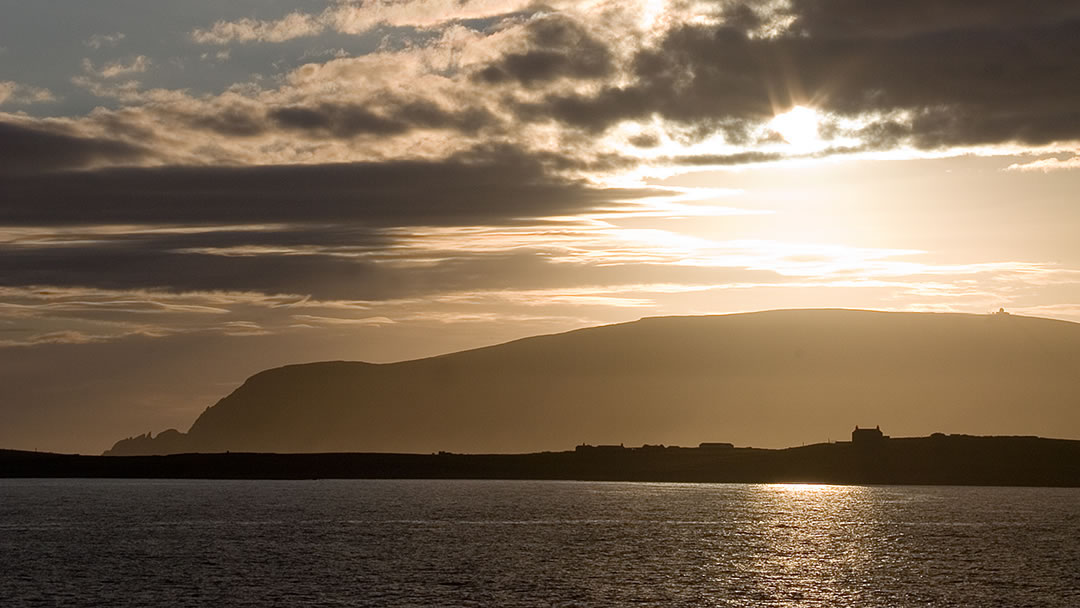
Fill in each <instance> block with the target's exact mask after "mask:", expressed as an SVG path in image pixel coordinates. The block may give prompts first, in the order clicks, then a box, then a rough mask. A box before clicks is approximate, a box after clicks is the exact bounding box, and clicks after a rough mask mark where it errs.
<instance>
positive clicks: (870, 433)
mask: <svg viewBox="0 0 1080 608" xmlns="http://www.w3.org/2000/svg"><path fill="white" fill-rule="evenodd" d="M888 438H889V436H888V435H884V434H882V432H881V427H880V426H876V427H874V428H872V429H860V428H859V425H855V430H854V431H851V442H852V443H875V442H879V441H885V440H886V439H888Z"/></svg>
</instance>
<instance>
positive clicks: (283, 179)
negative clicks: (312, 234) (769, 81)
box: [0, 125, 661, 226]
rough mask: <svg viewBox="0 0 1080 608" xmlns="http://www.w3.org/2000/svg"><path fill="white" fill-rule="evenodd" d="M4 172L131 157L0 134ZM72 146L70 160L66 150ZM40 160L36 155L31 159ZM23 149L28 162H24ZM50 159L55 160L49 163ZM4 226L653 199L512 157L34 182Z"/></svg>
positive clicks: (16, 180) (6, 213)
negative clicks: (53, 154)
mask: <svg viewBox="0 0 1080 608" xmlns="http://www.w3.org/2000/svg"><path fill="white" fill-rule="evenodd" d="M5 128H6V129H7V131H8V133H10V134H12V135H13V136H14V137H19V138H22V140H23V141H25V142H27V144H26V145H20V143H19V142H18V141H16V140H15V139H13V138H10V137H5V138H4V139H3V140H0V141H3V142H4V145H5V149H6V150H7V151H6V153H4V155H3V156H4V158H5V160H6V159H9V158H10V159H11V161H12V162H13V163H15V165H14V166H8V167H7V169H8V170H9V171H11V170H27V171H33V170H36V171H40V169H41V166H42V165H45V166H50V165H52V166H56V165H58V164H64V165H71V164H80V163H81V164H86V163H90V162H92V161H93V160H95V159H96V158H97V157H98V156H101V155H108V154H113V155H125V154H134V153H135V150H133V149H131V148H129V147H127V146H125V145H118V144H115V143H113V142H107V141H96V140H91V141H87V140H83V139H75V138H65V137H63V136H49V135H48V134H44V133H40V132H32V131H27V130H25V129H21V128H18V127H13V126H11V125H8V126H6V127H5ZM68 144H72V147H71V148H67V149H65V146H66V145H68ZM35 148H36V149H35ZM26 149H30V150H31V151H32V152H34V154H35V156H34V158H33V159H29V158H27V159H24V160H20V155H21V154H23V153H24V151H25V150H26ZM54 150H55V151H57V152H58V153H59V155H60V156H61V158H56V159H50V158H49V156H48V155H49V153H50V152H51V151H54ZM0 184H2V187H3V189H4V194H5V196H4V197H3V198H2V199H0V223H2V224H8V225H50V224H124V223H129V224H130V223H134V224H146V223H150V224H160V223H192V224H199V223H216V224H222V223H252V222H270V223H273V222H309V223H322V222H348V221H351V222H364V223H367V224H369V225H375V226H402V225H426V224H458V225H460V224H463V223H464V224H469V223H483V222H491V221H506V220H509V219H512V218H522V217H539V216H548V215H559V214H572V213H578V212H581V211H584V210H588V209H595V208H599V207H605V206H613V205H616V204H617V203H618V201H620V200H628V199H633V198H641V197H644V196H650V195H657V194H661V192H660V191H656V190H648V189H637V190H634V189H613V188H612V189H605V188H596V187H592V186H589V185H588V184H586V183H585V182H582V181H576V180H570V179H567V178H560V177H555V176H553V175H551V174H549V172H548V170H547V169H546V168H545V165H544V163H543V162H541V161H540V160H538V159H536V158H533V157H530V156H528V155H527V154H526V153H523V152H521V151H517V150H514V149H512V148H493V149H489V150H478V151H476V152H475V153H472V154H468V155H459V156H456V157H452V158H450V159H447V160H444V161H388V162H367V163H349V164H327V165H275V166H254V167H176V166H173V167H156V168H155V167H150V168H138V169H136V168H130V169H107V170H106V169H103V170H99V171H94V172H66V173H62V174H50V175H47V176H46V175H40V174H38V173H29V174H21V173H19V174H11V175H9V176H8V177H5V178H4V179H3V181H2V182H0Z"/></svg>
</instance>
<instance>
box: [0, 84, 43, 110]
mask: <svg viewBox="0 0 1080 608" xmlns="http://www.w3.org/2000/svg"><path fill="white" fill-rule="evenodd" d="M51 101H56V96H55V95H53V93H52V91H50V90H49V89H43V88H41V87H35V86H30V85H26V84H20V83H18V82H13V81H10V80H0V105H3V104H5V103H6V104H10V105H30V104H35V103H47V102H51Z"/></svg>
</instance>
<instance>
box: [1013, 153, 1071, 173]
mask: <svg viewBox="0 0 1080 608" xmlns="http://www.w3.org/2000/svg"><path fill="white" fill-rule="evenodd" d="M1074 169H1080V156H1073V157H1071V158H1065V159H1059V158H1043V159H1039V160H1033V161H1031V162H1028V163H1013V164H1011V165H1009V166H1008V167H1006V171H1041V172H1043V173H1049V172H1051V171H1071V170H1074Z"/></svg>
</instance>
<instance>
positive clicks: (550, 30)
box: [475, 14, 615, 86]
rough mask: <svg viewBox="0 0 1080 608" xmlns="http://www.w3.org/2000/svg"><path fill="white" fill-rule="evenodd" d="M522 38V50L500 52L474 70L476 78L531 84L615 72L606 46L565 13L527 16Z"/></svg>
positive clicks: (490, 82)
mask: <svg viewBox="0 0 1080 608" xmlns="http://www.w3.org/2000/svg"><path fill="white" fill-rule="evenodd" d="M524 38H525V40H524V41H523V42H524V48H523V49H520V50H515V51H512V52H508V53H506V54H504V55H502V57H500V58H499V59H498V60H497V61H496V62H494V63H492V64H490V65H488V66H487V67H486V68H484V69H483V70H481V71H479V72H477V73H476V74H475V77H476V78H477V80H479V81H481V82H485V83H488V84H501V83H505V82H514V83H517V84H523V85H526V86H531V85H535V84H542V83H544V82H547V81H550V80H554V79H556V78H563V77H567V78H584V79H596V78H603V77H606V76H610V75H612V74H613V73H614V72H615V58H614V55H613V53H612V52H611V50H610V49H609V48H608V47H607V45H606V44H605V43H604V42H602V41H600V40H598V39H597V38H595V37H594V36H592V35H591V34H590V33H589V31H588V30H587V29H586V28H585V27H584V26H582V24H581V23H579V22H577V21H575V20H573V19H571V18H569V17H567V16H565V15H559V14H552V15H542V16H540V17H537V18H534V19H531V20H530V21H529V22H528V24H527V25H526V26H525V36H524Z"/></svg>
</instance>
